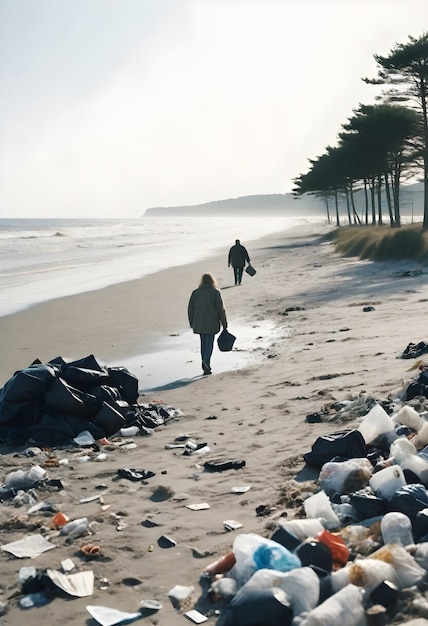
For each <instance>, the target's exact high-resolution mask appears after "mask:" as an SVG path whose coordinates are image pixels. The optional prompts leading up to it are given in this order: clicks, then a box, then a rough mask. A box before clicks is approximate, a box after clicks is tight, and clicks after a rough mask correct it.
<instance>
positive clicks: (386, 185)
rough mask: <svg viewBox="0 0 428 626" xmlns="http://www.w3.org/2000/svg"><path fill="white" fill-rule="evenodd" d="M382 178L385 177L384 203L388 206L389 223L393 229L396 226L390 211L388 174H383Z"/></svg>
mask: <svg viewBox="0 0 428 626" xmlns="http://www.w3.org/2000/svg"><path fill="white" fill-rule="evenodd" d="M384 177H385V194H386V202H387V205H388V214H389V223H390V224H391V228H395V225H396V224H395V220H394V213H393V211H392V202H391V189H390V187H389V178H388V172H385V174H384Z"/></svg>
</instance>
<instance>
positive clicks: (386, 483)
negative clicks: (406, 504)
mask: <svg viewBox="0 0 428 626" xmlns="http://www.w3.org/2000/svg"><path fill="white" fill-rule="evenodd" d="M405 484H406V479H405V478H404V474H403V470H402V469H401V467H400V466H399V465H391V466H390V467H385V468H384V469H382V470H380V471H379V472H376V473H375V474H373V476H372V477H371V478H370V480H369V485H370V487H371V488H372V490H373V491H374V493H375V495H376V496H377V497H378V498H382V499H384V500H390V499H391V498H392V496H393V495H394V494H395V492H396V491H397V489H400V488H401V487H404V485H405Z"/></svg>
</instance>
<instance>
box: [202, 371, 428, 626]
mask: <svg viewBox="0 0 428 626" xmlns="http://www.w3.org/2000/svg"><path fill="white" fill-rule="evenodd" d="M421 371H423V372H424V371H425V368H422V370H421ZM415 383H416V384H419V383H420V381H419V377H417V378H416V379H415V380H412V381H410V383H407V384H406V385H404V386H403V387H402V388H401V389H400V390H399V391H397V392H396V394H395V395H394V396H393V397H391V398H390V399H388V400H387V401H380V400H379V401H377V400H376V399H375V398H374V397H373V396H370V395H368V394H361V395H360V396H359V397H358V398H356V399H354V400H353V401H349V402H346V403H338V404H337V406H336V414H340V417H337V418H336V420H330V421H337V422H340V421H344V422H347V421H348V419H347V418H348V415H347V411H349V413H350V414H351V415H352V416H353V419H354V420H355V419H357V420H358V427H357V428H348V429H346V428H344V429H343V430H337V431H334V432H332V433H330V434H329V435H323V436H321V437H318V438H317V439H316V440H315V441H314V443H313V445H312V448H311V450H309V451H307V452H306V453H305V454H304V455H303V459H304V461H305V462H306V467H307V468H308V470H311V471H313V472H315V478H314V479H313V480H308V481H306V482H305V483H304V484H303V485H301V486H300V487H299V483H298V482H297V481H296V480H293V481H289V482H290V483H293V484H292V491H293V492H296V491H299V489H300V490H301V496H302V497H301V498H299V499H298V500H299V502H301V503H302V506H301V510H300V511H297V514H296V511H294V513H295V514H296V517H294V518H293V519H288V518H289V511H287V510H285V511H284V516H279V515H278V510H275V507H274V508H273V510H274V512H275V515H274V516H272V520H271V521H270V523H269V522H267V523H266V529H267V530H268V529H270V530H269V532H267V533H266V536H262V535H258V534H255V533H245V534H237V535H235V538H234V541H233V543H232V545H231V547H230V551H229V552H226V553H225V554H224V555H222V556H221V555H220V557H219V558H217V559H216V560H215V561H213V562H212V563H210V564H209V565H207V566H206V567H205V568H204V570H203V572H202V575H201V579H200V582H201V586H202V589H203V591H202V595H201V597H200V598H199V600H198V601H197V603H196V605H195V606H196V608H199V610H201V611H203V608H204V609H205V611H203V613H204V614H205V616H207V617H212V616H214V615H217V616H219V617H218V619H217V623H218V624H219V625H220V624H221V626H236V625H237V626H256V625H258V626H279V625H281V626H331V625H333V626H363V625H364V626H365V625H368V626H372V625H375V626H377V625H379V624H404V623H409V624H411V623H412V622H411V621H410V620H411V619H412V618H418V619H416V620H415V622H414V624H415V626H416V624H417V625H418V626H421V624H426V623H428V621H427V619H426V618H428V601H427V599H426V594H427V593H428V577H427V573H428V491H427V487H428V412H427V411H426V410H425V404H426V403H425V399H426V396H425V395H422V396H416V395H414V394H413V389H414V385H415ZM422 389H424V388H422ZM364 408H365V410H364ZM417 409H420V410H417ZM331 413H333V411H332V412H331ZM290 490H291V487H290ZM294 503H295V501H294ZM282 505H283V506H284V500H283V501H282ZM290 505H292V503H291V501H290ZM285 506H286V507H287V503H285ZM272 531H273V532H272Z"/></svg>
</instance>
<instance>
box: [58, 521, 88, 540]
mask: <svg viewBox="0 0 428 626" xmlns="http://www.w3.org/2000/svg"><path fill="white" fill-rule="evenodd" d="M87 528H88V518H87V517H80V518H79V519H75V520H73V521H71V522H68V523H67V524H65V525H64V526H63V527H62V528H61V530H60V535H69V536H73V537H79V536H80V535H83V534H84V532H85V531H86V529H87Z"/></svg>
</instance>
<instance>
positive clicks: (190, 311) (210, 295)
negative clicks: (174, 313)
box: [187, 274, 227, 374]
mask: <svg viewBox="0 0 428 626" xmlns="http://www.w3.org/2000/svg"><path fill="white" fill-rule="evenodd" d="M187 315H188V318H189V324H190V326H191V328H192V329H193V332H194V333H195V334H197V335H199V336H200V341H201V357H202V371H203V372H204V374H211V355H212V353H213V347H214V337H215V335H216V334H217V333H218V332H219V331H220V324H221V325H222V326H223V328H224V329H225V328H227V319H226V311H225V308H224V304H223V299H222V297H221V292H220V289H218V287H217V283H216V280H215V278H214V276H213V275H212V274H202V278H201V282H200V283H199V287H198V288H197V289H195V290H194V291H192V294H191V296H190V300H189V304H188V306H187Z"/></svg>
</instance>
